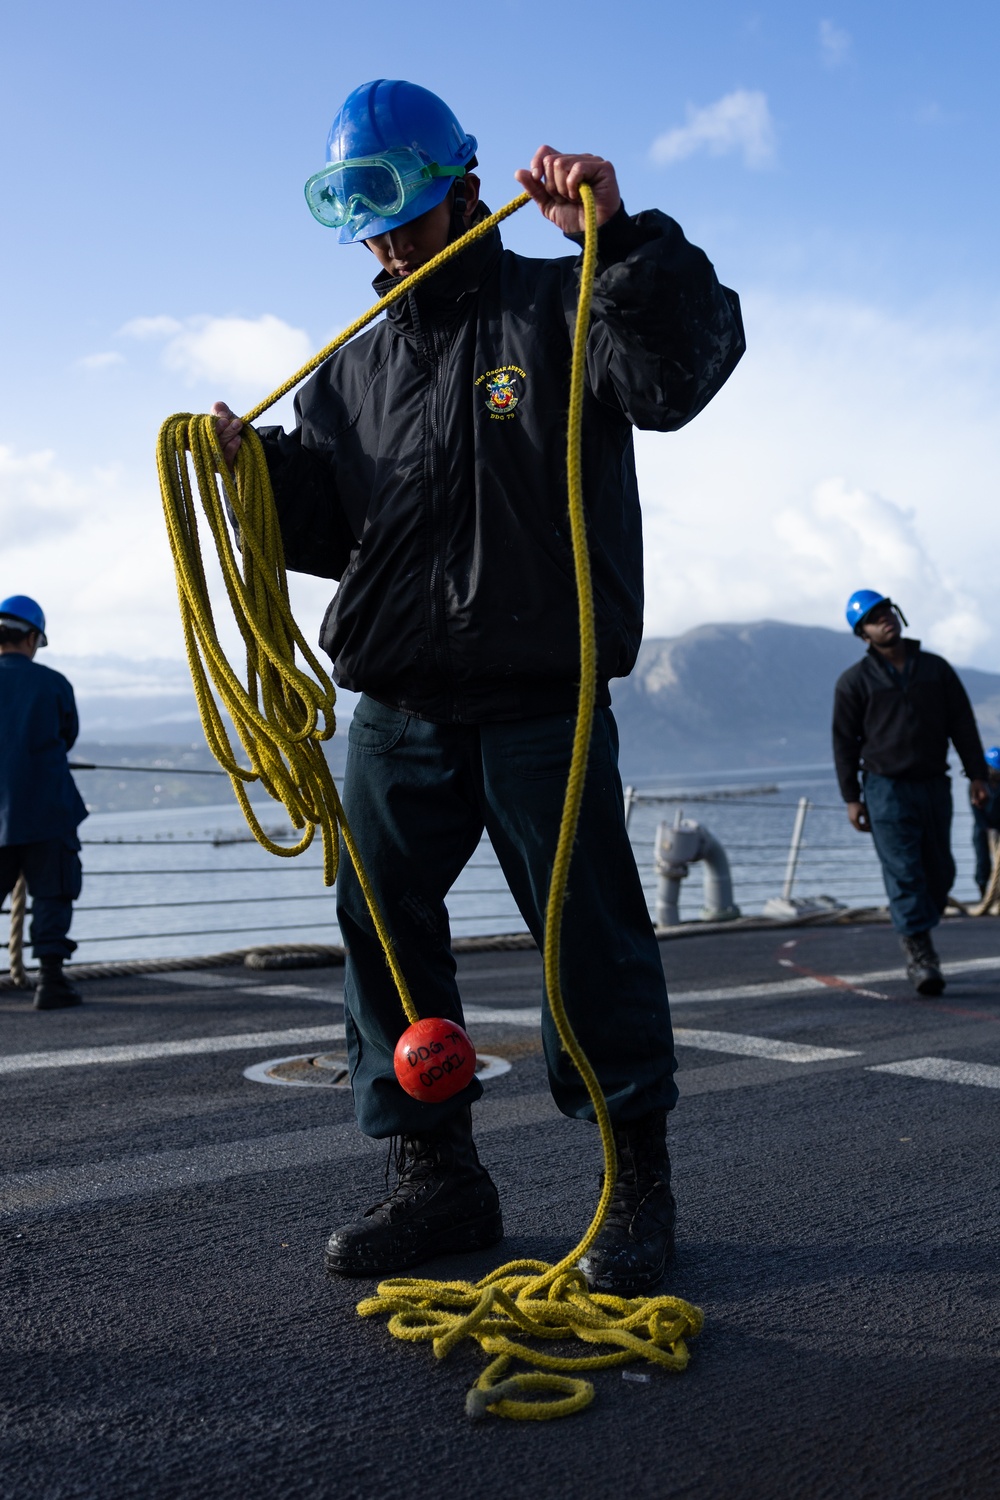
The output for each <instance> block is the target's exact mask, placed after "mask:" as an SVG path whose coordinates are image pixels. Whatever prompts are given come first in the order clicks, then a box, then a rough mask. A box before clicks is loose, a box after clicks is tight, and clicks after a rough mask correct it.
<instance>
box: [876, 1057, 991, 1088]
mask: <svg viewBox="0 0 1000 1500" xmlns="http://www.w3.org/2000/svg"><path fill="white" fill-rule="evenodd" d="M865 1072H866V1073H899V1074H902V1076H903V1077H904V1078H929V1079H931V1080H932V1081H933V1082H935V1083H971V1084H975V1085H976V1086H977V1087H978V1088H981V1089H1000V1068H997V1067H992V1066H990V1065H989V1064H987V1063H970V1062H954V1061H953V1060H952V1059H951V1058H949V1057H913V1058H911V1059H910V1060H909V1061H908V1062H893V1063H879V1064H878V1066H877V1067H871V1068H866V1069H865Z"/></svg>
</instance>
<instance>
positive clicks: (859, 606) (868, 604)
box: [845, 589, 906, 635]
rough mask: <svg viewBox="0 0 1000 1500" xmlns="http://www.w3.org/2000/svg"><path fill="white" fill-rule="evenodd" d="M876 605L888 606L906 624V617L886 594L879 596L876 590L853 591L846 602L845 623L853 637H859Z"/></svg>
mask: <svg viewBox="0 0 1000 1500" xmlns="http://www.w3.org/2000/svg"><path fill="white" fill-rule="evenodd" d="M878 604H888V605H889V607H890V608H891V609H894V610H896V612H897V614H898V615H899V616H900V618H901V619H902V621H903V624H904V625H905V624H906V617H905V615H904V614H903V612H902V610H901V609H900V608H899V606H898V605H896V604H893V602H892V600H891V599H890V598H889V596H888V594H880V593H878V591H877V590H876V589H855V590H854V593H853V594H852V595H851V597H850V598H849V599H848V601H847V609H846V611H845V613H846V615H847V623H848V625H849V626H850V627H851V629H852V630H853V631H854V634H855V635H860V633H861V627H862V625H863V624H864V623H865V621H866V620H867V618H868V616H869V615H870V614H871V612H872V610H873V609H874V608H875V606H876V605H878Z"/></svg>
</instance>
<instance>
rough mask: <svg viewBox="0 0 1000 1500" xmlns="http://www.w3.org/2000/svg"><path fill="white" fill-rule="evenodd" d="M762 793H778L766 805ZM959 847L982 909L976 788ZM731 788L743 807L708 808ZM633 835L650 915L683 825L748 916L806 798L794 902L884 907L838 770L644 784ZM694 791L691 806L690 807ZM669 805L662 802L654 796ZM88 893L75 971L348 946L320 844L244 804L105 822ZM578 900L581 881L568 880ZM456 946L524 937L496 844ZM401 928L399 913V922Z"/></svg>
mask: <svg viewBox="0 0 1000 1500" xmlns="http://www.w3.org/2000/svg"><path fill="white" fill-rule="evenodd" d="M762 786H769V787H772V788H774V790H772V791H766V792H763V793H762V794H754V793H755V792H757V791H758V790H759V788H760V787H762ZM952 786H953V792H954V800H955V820H954V823H953V826H952V848H953V851H954V853H955V857H956V862H957V865H958V879H957V881H956V884H955V888H954V894H955V895H956V896H957V897H958V898H959V899H960V900H975V899H976V897H977V892H976V888H975V883H974V879H973V873H974V859H973V853H972V844H971V829H972V819H971V813H970V810H969V803H968V784H967V782H966V781H965V780H964V778H962V777H961V775H955V776H953V780H952ZM721 789H725V790H727V791H736V792H738V793H740V794H741V795H739V796H737V797H735V798H726V799H724V800H718V801H714V800H700V799H703V798H705V797H711V796H712V795H713V793H716V792H718V791H719V790H721ZM636 790H637V791H638V793H639V794H640V795H639V799H638V800H637V801H636V802H635V803H634V804H633V806H632V810H631V814H630V821H629V832H630V836H631V838H632V842H633V847H634V849H635V852H636V859H637V862H638V865H639V870H640V873H641V876H642V881H643V886H644V889H645V891H646V895H647V899H648V901H649V905H650V910H651V911H653V910H654V908H655V901H656V886H657V877H656V872H655V869H654V864H653V850H654V843H655V837H656V829H657V825H658V824H659V823H660V822H664V821H665V822H668V823H672V822H673V821H674V818H675V817H676V816H677V815H678V813H680V814H682V815H683V816H684V817H685V818H693V819H696V820H697V821H698V822H699V823H701V824H702V825H703V826H705V827H706V828H708V829H709V830H710V831H711V832H712V833H713V834H714V835H715V837H716V838H717V839H718V840H719V841H720V842H721V843H722V845H723V847H724V848H725V850H726V852H727V855H728V857H729V862H730V867H731V870H732V876H733V886H734V898H735V901H736V903H737V905H738V906H739V907H740V909H741V911H742V912H743V913H744V914H745V915H753V914H757V913H759V912H760V911H761V909H762V907H763V905H764V902H765V901H766V900H767V899H768V898H769V897H773V896H778V895H780V893H781V889H782V884H783V881H784V877H785V867H786V863H787V858H788V846H789V842H790V839H791V834H792V828H793V824H794V821H795V814H796V807H797V804H798V800H799V798H800V797H807V798H808V799H809V802H810V809H809V812H808V814H807V817H806V822H805V830H804V838H803V843H802V849H801V853H800V856H799V861H798V868H797V872H796V877H795V885H794V892H793V894H795V895H797V896H798V895H801V896H816V895H827V896H832V897H834V898H835V899H837V900H839V901H841V902H844V903H845V904H847V905H849V906H876V905H882V904H884V901H885V892H884V887H883V885H882V878H881V871H880V868H879V865H878V860H877V858H876V856H875V851H874V847H873V845H872V840H871V836H870V835H862V834H858V833H856V832H855V830H854V829H853V828H852V827H851V826H850V824H849V823H848V821H847V816H846V812H845V809H844V804H843V802H842V801H841V800H840V796H839V793H838V791H837V786H836V782H835V780H834V778H833V774H832V772H831V771H830V770H829V769H827V768H825V767H801V768H791V769H787V770H782V771H777V772H776V771H773V770H758V771H741V772H735V773H733V774H732V775H725V774H721V773H719V772H713V773H711V774H710V775H709V774H706V775H704V776H698V775H695V776H691V775H688V776H685V777H684V778H683V780H681V778H675V779H674V780H673V781H671V780H670V779H668V778H664V779H662V780H661V781H660V782H658V783H657V784H656V785H655V786H654V785H652V784H651V783H645V784H638V785H637V787H636ZM685 793H686V794H687V795H685ZM655 794H659V795H661V796H662V797H663V798H664V799H670V800H663V801H650V800H646V799H647V798H649V797H651V796H653V795H655ZM260 813H261V817H262V821H263V822H264V825H265V827H267V828H268V829H269V830H270V829H274V830H275V831H276V832H278V831H283V832H286V833H287V832H288V824H287V819H286V818H285V817H284V815H283V812H282V809H281V808H280V807H273V808H272V807H270V806H269V805H265V806H261V807H260ZM80 835H81V838H82V840H83V843H84V848H83V864H84V886H83V894H82V896H81V898H80V900H79V901H78V903H77V906H76V912H75V917H74V922H73V936H74V938H75V939H76V940H77V942H78V943H79V945H80V946H79V949H78V951H77V954H76V955H75V958H76V962H97V961H104V960H107V959H134V958H159V957H180V956H191V955H199V954H210V953H218V952H222V951H226V950H230V949H239V948H247V947H251V946H253V945H256V944H276V943H283V942H288V943H339V941H340V933H339V930H338V928H337V919H336V910H335V901H334V895H333V892H332V891H331V890H329V889H328V888H326V887H324V885H323V870H322V849H321V846H320V840H319V838H318V837H317V838H316V840H315V842H314V843H313V845H312V847H311V848H309V849H308V850H306V852H305V853H303V854H300V855H297V856H294V857H291V858H280V857H278V856H275V855H272V854H269V853H268V852H267V851H266V850H265V849H263V848H261V847H260V846H259V845H258V844H256V843H255V842H253V841H252V840H248V839H247V838H246V835H247V829H246V825H245V823H244V821H243V817H242V814H241V813H240V811H239V809H238V808H237V806H236V805H235V803H232V802H225V803H220V804H219V805H218V806H213V807H199V808H187V809H169V810H163V811H149V812H131V813H95V814H92V815H91V816H90V817H89V818H88V819H87V821H86V822H85V823H84V824H83V825H82V827H81V829H80ZM570 886H571V888H572V874H571V877H570ZM701 908H702V870H701V869H700V868H699V866H698V865H693V866H692V867H691V870H690V874H689V875H688V877H687V879H686V880H685V881H684V882H683V885H682V891H681V905H680V911H681V918H682V920H685V921H695V920H697V919H698V918H699V917H700V914H701ZM448 910H449V915H450V919H451V925H452V931H453V934H454V935H455V936H456V937H470V936H479V935H482V934H489V933H508V932H522V931H524V922H523V920H522V918H521V916H520V914H519V913H518V911H517V908H516V906H515V904H514V901H513V898H512V897H511V895H510V892H509V890H508V889H507V884H506V881H505V880H504V878H503V875H502V873H501V871H500V868H499V866H498V864H497V861H496V858H495V856H494V854H493V851H492V849H491V848H490V845H489V843H488V842H487V841H486V840H485V839H484V840H483V842H482V843H481V844H480V846H479V848H478V850H477V851H476V853H475V854H474V855H473V858H472V860H471V861H470V863H469V865H468V866H467V867H466V869H465V870H464V871H463V872H462V874H461V875H460V876H459V878H458V880H457V881H456V883H455V886H454V888H453V889H452V891H451V893H450V895H449V897H448ZM389 916H390V920H391V913H390V914H389Z"/></svg>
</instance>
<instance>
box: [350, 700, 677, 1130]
mask: <svg viewBox="0 0 1000 1500" xmlns="http://www.w3.org/2000/svg"><path fill="white" fill-rule="evenodd" d="M573 724H574V719H573V716H572V715H565V714H560V715H552V716H545V717H543V718H535V719H524V720H518V721H516V722H512V723H503V724H482V725H469V724H431V723H427V722H426V721H423V720H420V719H414V718H410V717H408V716H407V715H405V714H401V713H398V712H397V711H396V710H394V709H389V708H385V707H383V706H382V705H381V704H379V703H376V702H374V700H372V699H370V698H368V697H362V699H361V702H360V703H359V704H358V707H357V709H356V710H355V714H354V720H353V723H352V725H351V729H350V735H349V750H348V758H347V773H346V777H345V781H344V803H345V806H346V810H347V816H348V819H349V821H350V824H351V827H352V829H353V830H354V834H355V836H356V838H357V841H358V844H359V846H360V850H361V854H362V858H363V859H364V861H365V864H366V866H367V869H368V871H369V874H370V875H371V877H372V881H373V884H374V886H375V889H376V891H377V894H378V897H379V900H380V902H381V904H382V908H383V911H384V913H385V916H386V919H387V921H388V924H389V927H390V930H391V932H392V935H393V939H394V941H395V944H396V948H397V952H398V954H399V958H400V962H401V964H402V968H403V972H404V973H405V975H406V977H407V981H408V983H409V985H410V989H411V992H412V995H413V999H414V1002H415V1004H416V1007H417V1009H418V1011H419V1012H420V1014H421V1015H422V1016H442V1017H444V1018H445V1019H448V1020H455V1021H459V1022H461V1021H462V1002H461V999H460V997H459V993H458V986H457V984H456V980H455V960H454V958H453V957H452V953H451V946H450V929H449V923H448V914H447V911H446V909H445V904H444V902H445V896H446V895H447V893H448V891H449V890H450V889H451V886H452V885H453V884H454V882H455V880H456V879H457V877H458V875H459V873H460V872H461V870H462V869H463V868H464V866H465V865H466V863H467V862H468V860H469V859H470V857H471V855H472V853H473V851H474V850H475V849H476V847H477V845H478V843H479V839H480V837H481V835H482V832H483V829H484V828H485V829H486V831H487V833H488V834H489V837H490V841H491V842H492V844H493V847H494V849H495V850H496V854H497V858H498V860H499V862H500V866H501V868H502V870H503V873H504V875H505V876H506V878H507V882H508V884H509V886H510V889H511V891H512V892H513V895H514V898H515V900H516V901H517V905H518V908H519V910H520V912H521V914H522V916H523V917H524V920H525V922H526V923H527V925H528V927H529V929H530V930H531V932H532V934H533V935H534V937H535V939H536V941H537V942H538V944H539V947H541V944H542V941H543V935H544V914H545V902H546V897H547V895H548V886H549V875H550V872H551V868H552V859H553V855H554V852H555V847H556V839H557V836H558V831H559V820H560V815H561V813H562V804H563V795H564V793H565V788H566V774H567V770H568V768H569V760H570V751H571V745H572V736H573ZM337 909H338V914H339V918H340V927H341V932H342V934H343V938H344V944H345V947H346V948H347V963H346V977H345V1019H346V1029H347V1043H348V1049H349V1052H350V1059H351V1077H352V1082H353V1086H354V1102H355V1109H356V1111H357V1116H358V1123H359V1125H360V1126H361V1129H362V1130H363V1131H364V1132H365V1134H366V1135H371V1136H383V1137H384V1136H389V1135H401V1134H407V1135H413V1134H416V1133H419V1132H421V1131H426V1130H434V1129H436V1128H439V1127H440V1126H441V1125H443V1124H444V1123H445V1122H446V1121H447V1120H448V1119H449V1117H451V1116H452V1115H454V1114H456V1113H457V1112H458V1111H459V1110H461V1109H463V1108H464V1107H465V1106H466V1105H468V1104H470V1103H471V1102H472V1101H473V1100H475V1099H478V1098H479V1097H480V1095H481V1093H482V1085H481V1084H480V1083H479V1082H478V1080H477V1081H475V1082H473V1083H471V1084H469V1086H468V1087H467V1088H466V1089H464V1090H463V1091H462V1092H461V1093H460V1094H457V1095H456V1096H455V1097H454V1098H453V1099H450V1100H448V1101H447V1103H445V1104H440V1105H429V1104H424V1103H422V1102H420V1101H419V1100H415V1099H411V1098H410V1096H409V1095H408V1094H406V1093H404V1091H403V1090H402V1089H401V1088H400V1086H399V1084H398V1083H397V1082H396V1078H395V1074H394V1072H393V1064H392V1055H393V1049H394V1047H395V1045H396V1042H397V1040H398V1039H399V1036H400V1034H401V1032H402V1031H403V1029H404V1027H405V1025H406V1021H405V1017H404V1016H403V1013H402V1009H401V1007H400V1003H399V997H398V995H397V994H396V990H395V986H394V984H393V982H392V977H391V975H390V973H389V970H388V968H387V967H386V963H385V959H384V957H383V954H382V950H381V947H380V945H379V942H378V939H377V937H376V935H375V931H374V927H373V925H372V922H371V920H370V917H369V915H368V912H367V909H366V906H365V901H364V897H363V895H362V893H361V889H360V886H359V884H358V881H357V878H356V876H355V874H354V871H353V869H352V868H351V865H350V861H349V859H348V858H347V856H346V853H345V855H344V857H343V861H342V864H341V873H340V878H339V881H338V887H337ZM562 952H563V968H562V982H563V992H564V995H565V997H566V1004H567V1010H568V1012H569V1015H570V1019H571V1021H572V1024H573V1028H574V1030H575V1031H576V1034H577V1036H578V1037H579V1039H580V1042H581V1044H582V1046H583V1048H584V1051H585V1052H586V1054H587V1056H588V1058H589V1059H590V1061H591V1063H592V1064H593V1067H594V1070H595V1072H596V1073H597V1077H598V1079H599V1080H600V1083H601V1087H602V1089H603V1090H604V1093H605V1095H606V1097H607V1100H608V1104H609V1106H610V1110H611V1115H612V1118H613V1119H614V1120H615V1121H616V1122H620V1121H626V1120H632V1119H636V1118H638V1117H639V1116H641V1115H644V1114H646V1113H648V1112H649V1111H650V1110H654V1109H671V1108H672V1107H673V1105H674V1104H675V1102H676V1099H677V1089H676V1085H675V1084H674V1081H673V1073H674V1068H675V1062H674V1055H673V1037H672V1033H671V1029H670V1009H669V1005H668V1002H667V991H666V984H665V981H664V977H663V966H662V963H661V961H660V952H659V945H658V944H657V941H656V937H655V935H654V933H653V928H652V923H651V922H650V918H649V912H648V909H647V906H646V900H645V896H644V894H643V891H642V886H641V884H640V881H639V874H638V871H637V870H636V866H635V859H634V857H633V854H632V849H631V846H630V844H629V840H628V833H627V831H626V828H625V818H624V811H623V805H622V789H621V782H620V779H619V776H618V734H617V728H616V726H615V722H614V719H613V717H612V715H611V712H610V710H608V709H600V710H598V713H597V718H596V722H595V727H594V735H593V740H592V743H591V752H590V765H589V768H588V773H587V783H586V789H585V792H584V800H583V809H582V813H581V818H580V831H579V835H578V838H577V843H576V847H575V849H574V853H573V862H572V866H571V869H570V876H569V895H568V899H567V902H566V908H565V915H564V918H563V945H562ZM543 1000H544V997H543ZM542 1043H543V1047H544V1050H545V1059H546V1063H547V1065H548V1071H549V1082H550V1085H551V1088H552V1093H553V1097H554V1099H555V1102H556V1104H557V1105H558V1107H559V1108H560V1109H561V1110H562V1112H563V1113H564V1114H567V1115H574V1116H579V1117H581V1118H592V1117H593V1112H592V1110H591V1107H590V1103H589V1100H588V1097H587V1093H586V1090H585V1088H584V1086H583V1083H582V1081H581V1079H580V1077H579V1075H578V1074H577V1072H576V1069H575V1068H574V1067H573V1065H572V1064H571V1062H570V1060H569V1058H568V1057H567V1056H566V1055H565V1054H563V1053H562V1051H561V1048H560V1044H559V1038H558V1035H557V1033H556V1030H555V1026H554V1024H553V1021H552V1018H551V1016H550V1014H549V1010H548V1006H547V1004H544V1003H543V1008H542Z"/></svg>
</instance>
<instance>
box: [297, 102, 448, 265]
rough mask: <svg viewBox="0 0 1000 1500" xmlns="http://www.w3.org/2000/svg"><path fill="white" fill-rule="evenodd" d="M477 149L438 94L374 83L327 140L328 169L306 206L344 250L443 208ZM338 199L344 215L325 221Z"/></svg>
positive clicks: (343, 111)
mask: <svg viewBox="0 0 1000 1500" xmlns="http://www.w3.org/2000/svg"><path fill="white" fill-rule="evenodd" d="M476 145H477V142H476V138H475V136H474V135H467V134H466V133H465V131H464V130H463V129H462V127H461V125H460V124H459V123H458V121H457V120H456V118H455V116H454V115H453V114H452V112H451V110H450V109H449V108H448V106H447V104H445V102H444V100H443V99H439V98H438V96H437V94H432V93H431V92H430V90H429V89H424V88H421V87H420V86H419V84H416V83H407V82H405V80H404V79H401V78H376V79H375V81H374V82H373V83H363V84H362V85H361V87H360V88H358V89H355V90H354V92H353V94H349V95H348V97H347V98H346V100H345V101H344V103H343V105H342V106H341V108H340V110H339V112H338V114H337V116H336V118H335V120H334V122H333V124H332V125H331V127H330V134H329V136H328V138H327V143H326V159H327V166H326V167H325V168H324V170H323V171H322V172H317V173H316V174H315V175H314V176H313V177H310V179H309V181H308V182H307V183H306V201H307V202H308V204H309V208H310V211H311V213H312V214H313V216H314V217H315V218H317V219H318V220H319V221H320V223H321V224H327V225H328V226H329V227H331V228H335V229H336V230H337V239H338V241H339V243H340V244H342V245H351V244H356V243H358V241H361V240H370V239H373V238H374V236H375V235H377V234H386V233H388V232H389V231H390V230H392V229H398V228H399V226H400V225H401V224H408V223H409V222H410V220H411V219H416V218H418V217H419V216H420V215H421V214H425V213H427V211H428V209H431V208H436V207H437V205H438V204H439V203H441V202H443V201H444V199H445V198H446V197H447V196H448V190H449V188H450V187H451V185H452V183H453V182H454V180H455V178H456V177H460V176H462V175H464V173H465V171H466V170H467V168H468V166H469V164H470V162H472V160H473V158H474V157H475V154H476ZM335 198H336V199H339V200H340V201H339V203H338V205H337V207H338V209H339V212H337V213H331V215H329V216H328V215H327V213H326V212H325V209H326V205H327V203H330V204H332V203H333V201H334V199H335ZM380 207H381V212H380ZM352 208H353V210H354V213H353V216H352V217H351V218H350V219H349V220H348V222H343V219H344V218H345V217H346V216H347V213H348V212H350V211H351V209H352Z"/></svg>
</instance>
